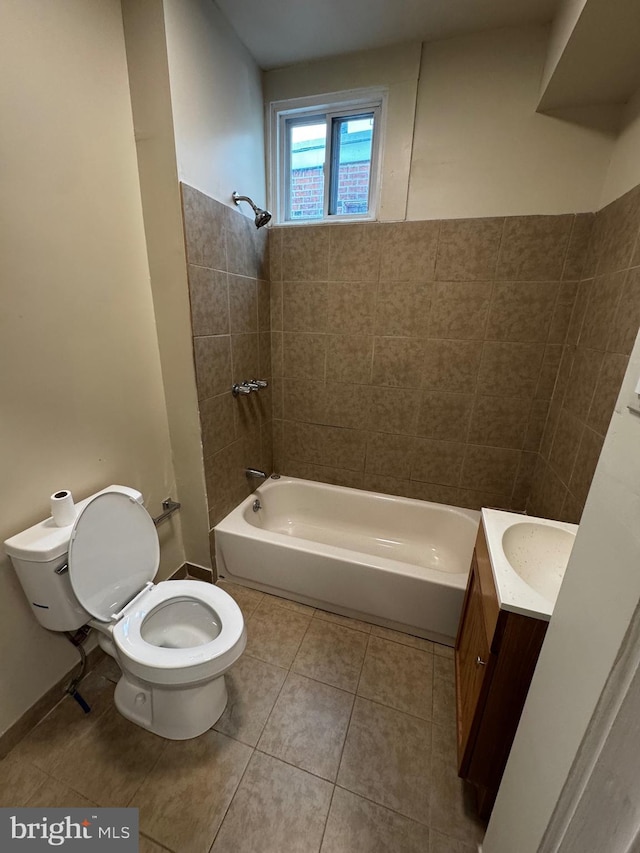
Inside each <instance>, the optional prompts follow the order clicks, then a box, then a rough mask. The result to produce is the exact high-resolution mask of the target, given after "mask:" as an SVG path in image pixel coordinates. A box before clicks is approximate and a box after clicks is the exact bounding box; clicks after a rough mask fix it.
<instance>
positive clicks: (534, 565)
mask: <svg viewBox="0 0 640 853" xmlns="http://www.w3.org/2000/svg"><path fill="white" fill-rule="evenodd" d="M482 520H483V524H484V530H485V534H486V537H487V547H488V549H489V556H490V558H491V567H492V569H493V576H494V580H495V583H496V591H497V593H498V601H499V604H500V606H501V607H502V608H504V609H505V610H510V611H512V612H514V613H522V614H523V615H525V616H535V617H537V618H540V619H549V618H550V617H551V614H552V613H553V608H554V605H555V603H556V598H557V597H558V591H559V590H560V585H561V583H562V578H563V577H564V572H565V569H566V567H567V563H568V562H569V557H570V556H571V549H572V548H573V543H574V540H575V536H576V533H577V530H578V526H577V525H576V524H568V523H566V522H563V521H552V520H551V519H549V518H533V517H531V516H527V515H520V514H518V513H513V512H503V511H501V510H494V509H483V510H482Z"/></svg>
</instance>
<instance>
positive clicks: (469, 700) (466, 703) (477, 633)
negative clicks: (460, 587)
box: [456, 558, 491, 776]
mask: <svg viewBox="0 0 640 853" xmlns="http://www.w3.org/2000/svg"><path fill="white" fill-rule="evenodd" d="M490 670H491V659H490V655H489V646H488V643H487V634H486V629H485V624H484V616H483V612H482V593H481V590H480V584H479V582H478V574H477V567H476V563H475V558H474V561H473V563H472V566H471V574H470V577H469V589H468V591H467V595H466V598H465V609H464V613H463V616H462V623H461V627H460V632H459V634H458V642H457V646H456V680H457V704H458V766H459V773H460V775H461V776H464V775H465V773H466V768H467V767H468V764H469V761H470V758H471V752H472V750H473V740H474V737H475V729H476V728H477V725H478V721H479V717H480V714H481V710H482V709H481V705H482V694H483V686H484V684H485V681H486V680H487V679H489V678H490V676H491V672H490Z"/></svg>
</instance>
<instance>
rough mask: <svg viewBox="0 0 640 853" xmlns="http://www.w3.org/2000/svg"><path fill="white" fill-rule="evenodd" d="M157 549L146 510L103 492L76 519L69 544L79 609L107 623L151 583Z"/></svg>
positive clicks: (119, 495)
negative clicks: (82, 608) (80, 607)
mask: <svg viewBox="0 0 640 853" xmlns="http://www.w3.org/2000/svg"><path fill="white" fill-rule="evenodd" d="M159 564H160V545H159V542H158V534H157V533H156V528H155V525H154V523H153V520H152V518H151V516H150V515H149V513H148V512H147V511H146V509H145V508H144V507H143V506H142V504H139V503H138V502H137V501H136V500H134V499H133V498H131V497H129V496H128V495H125V494H124V492H105V493H103V494H101V495H96V496H95V498H93V499H92V500H90V501H89V503H88V504H87V505H86V506H85V507H84V509H83V510H82V511H81V512H80V514H79V515H78V517H77V518H76V521H75V524H74V525H73V530H72V531H71V541H70V543H69V580H70V581H71V586H72V588H73V591H74V593H75V594H76V597H77V599H78V601H79V602H80V604H81V605H82V606H83V607H84V609H85V610H87V611H88V612H89V613H91V615H92V616H95V617H96V619H99V620H100V621H101V622H108V621H109V619H110V618H111V616H112V614H114V613H118V612H119V611H120V610H122V608H123V607H124V606H125V604H127V602H129V601H131V599H132V598H133V597H134V595H136V594H137V593H138V592H140V590H141V589H142V588H143V587H144V585H145V583H147V581H150V580H151V579H152V578H153V577H154V575H155V573H156V572H157V570H158V565H159Z"/></svg>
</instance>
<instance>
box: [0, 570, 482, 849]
mask: <svg viewBox="0 0 640 853" xmlns="http://www.w3.org/2000/svg"><path fill="white" fill-rule="evenodd" d="M221 586H223V587H224V588H225V589H226V590H227V591H228V592H229V593H231V594H232V595H233V596H234V597H235V598H236V600H237V601H238V603H239V605H240V607H241V608H242V611H243V613H244V616H245V620H246V622H247V632H248V643H247V649H246V652H245V654H244V655H243V656H242V658H241V659H240V660H239V661H238V663H237V664H236V665H235V666H234V667H233V669H232V670H231V671H230V673H229V674H228V675H227V685H228V689H229V703H228V705H227V709H226V710H225V712H224V714H223V715H222V717H221V718H220V720H218V722H217V723H216V725H215V726H214V728H213V729H212V730H210V731H208V732H206V733H205V734H204V735H202V736H201V737H199V738H197V739H195V740H190V741H167V740H164V739H162V738H159V737H156V736H155V735H153V734H151V733H149V732H146V731H144V730H143V729H141V728H139V727H137V726H134V725H133V724H132V723H130V722H128V721H127V720H125V719H124V718H123V717H121V716H120V715H119V714H118V713H117V711H116V710H115V707H114V705H113V689H114V683H115V681H117V679H118V677H119V672H118V669H117V666H116V665H115V662H114V661H112V660H111V659H110V658H109V659H106V660H104V661H103V662H102V663H101V664H100V665H99V667H98V669H97V670H95V671H94V672H93V673H91V674H90V675H89V676H88V677H87V678H86V679H85V681H84V683H83V685H82V688H81V691H82V693H83V695H84V696H85V697H86V699H87V701H88V702H89V703H90V704H91V706H92V709H93V710H92V713H91V714H90V715H88V716H85V715H84V714H83V713H82V711H81V710H80V708H79V707H78V706H77V704H76V703H75V702H74V701H73V700H72V699H69V698H67V699H65V700H64V701H63V702H61V703H60V704H59V705H58V706H57V707H56V708H55V709H54V710H53V711H52V712H51V714H49V716H48V717H47V718H46V719H45V720H43V722H42V723H40V725H39V726H38V727H37V728H36V729H34V730H33V731H32V732H31V733H30V735H29V736H28V737H27V738H25V739H24V740H23V741H22V742H21V743H20V744H19V745H18V746H17V747H16V748H15V749H14V750H13V751H12V752H11V753H10V754H9V755H8V756H7V757H6V758H5V759H4V760H3V761H2V762H0V805H2V806H5V805H6V806H9V805H11V806H25V805H30V806H36V805H37V806H68V807H74V806H81V807H85V806H90V805H98V806H135V807H138V808H139V809H140V829H141V832H142V836H141V840H140V851H141V853H162V851H165V853H166V851H172V853H209V851H211V853H256V851H258V850H259V851H261V853H476V850H477V842H478V841H480V840H481V839H482V835H483V827H482V825H481V824H480V823H479V822H478V821H477V820H476V819H475V818H474V817H473V809H472V805H471V803H470V802H469V792H468V791H467V790H466V789H465V787H464V785H463V783H462V782H461V781H460V779H458V777H457V774H456V758H455V748H456V745H455V704H454V678H453V654H452V651H451V649H448V648H446V647H443V646H437V645H435V644H433V643H430V642H428V641H426V640H422V639H419V638H417V637H412V636H409V635H407V634H401V633H399V632H397V631H390V630H387V629H385V628H378V627H376V626H372V625H369V624H367V623H365V622H359V621H357V620H353V619H346V618H344V617H342V616H336V615H333V614H330V613H324V612H322V611H320V610H314V609H313V608H311V607H305V606H304V605H301V604H296V603H294V602H290V601H285V600H284V599H279V598H275V597H273V596H269V595H263V594H262V593H260V592H256V591H255V590H250V589H244V588H241V587H238V586H235V585H233V584H227V583H225V582H221Z"/></svg>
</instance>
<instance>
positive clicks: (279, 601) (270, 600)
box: [260, 593, 315, 616]
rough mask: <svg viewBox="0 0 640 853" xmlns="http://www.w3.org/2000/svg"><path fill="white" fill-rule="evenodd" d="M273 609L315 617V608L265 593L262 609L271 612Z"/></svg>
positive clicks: (261, 603)
mask: <svg viewBox="0 0 640 853" xmlns="http://www.w3.org/2000/svg"><path fill="white" fill-rule="evenodd" d="M272 607H284V609H285V610H293V612H294V613H301V614H302V615H303V616H313V614H314V613H315V608H314V607H309V605H308V604H300V603H299V602H297V601H291V600H290V599H288V598H280V596H278V595H267V593H265V594H264V598H263V599H262V601H261V602H260V609H261V610H269V609H270V608H272Z"/></svg>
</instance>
